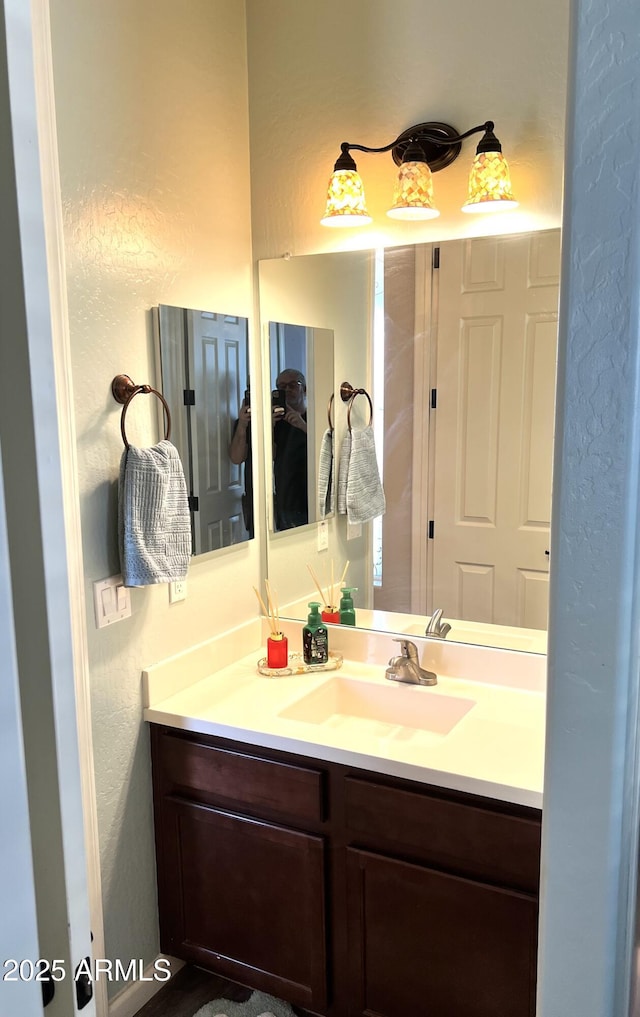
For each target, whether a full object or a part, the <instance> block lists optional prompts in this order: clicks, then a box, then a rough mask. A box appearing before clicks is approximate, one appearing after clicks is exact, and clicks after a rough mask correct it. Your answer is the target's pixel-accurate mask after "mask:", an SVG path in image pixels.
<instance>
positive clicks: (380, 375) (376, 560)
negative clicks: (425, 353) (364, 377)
mask: <svg viewBox="0 0 640 1017" xmlns="http://www.w3.org/2000/svg"><path fill="white" fill-rule="evenodd" d="M373 282H374V287H373V288H374V298H373V432H374V435H375V441H376V455H377V459H378V470H379V473H380V480H381V481H382V484H383V485H384V473H383V464H384V249H383V248H378V249H377V250H376V254H375V262H374V274H373ZM382 518H383V517H382V516H377V517H376V518H375V519H374V520H373V585H374V586H382Z"/></svg>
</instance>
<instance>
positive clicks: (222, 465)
mask: <svg viewBox="0 0 640 1017" xmlns="http://www.w3.org/2000/svg"><path fill="white" fill-rule="evenodd" d="M188 327H189V328H190V330H191V332H192V334H191V336H190V337H189V339H190V341H189V342H188V344H187V346H188V349H189V355H190V357H192V363H191V364H190V365H189V374H190V378H191V383H192V385H193V390H194V393H195V414H194V413H193V411H192V414H191V419H192V420H194V419H195V427H193V431H192V435H191V437H192V443H193V471H194V490H193V494H194V495H195V496H196V497H197V499H198V508H197V511H196V512H194V515H193V519H194V524H193V532H194V542H195V549H194V550H195V553H196V554H202V553H204V552H206V551H215V550H217V548H219V547H228V546H229V545H230V544H237V543H239V542H240V541H243V540H247V539H248V536H249V534H248V532H247V530H246V529H245V525H244V518H243V514H242V495H243V493H244V489H245V473H246V474H247V477H248V473H249V471H250V470H251V469H252V463H251V459H249V461H248V463H241V464H240V465H236V464H235V463H232V462H231V459H230V458H229V445H230V443H231V438H232V435H233V425H234V423H235V421H236V420H237V419H238V413H239V411H240V406H241V404H242V400H243V398H244V393H245V389H246V388H247V379H248V355H247V319H246V318H236V317H233V316H231V315H224V314H213V313H211V312H207V311H192V312H190V314H189V325H188ZM247 494H248V497H249V498H250V499H251V498H252V488H251V479H250V478H249V483H248V484H247Z"/></svg>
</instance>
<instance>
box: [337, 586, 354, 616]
mask: <svg viewBox="0 0 640 1017" xmlns="http://www.w3.org/2000/svg"><path fill="white" fill-rule="evenodd" d="M357 592H358V587H357V586H345V587H344V588H343V590H342V597H341V598H340V624H341V625H355V623H356V609H355V607H354V606H353V598H352V596H351V594H352V593H357Z"/></svg>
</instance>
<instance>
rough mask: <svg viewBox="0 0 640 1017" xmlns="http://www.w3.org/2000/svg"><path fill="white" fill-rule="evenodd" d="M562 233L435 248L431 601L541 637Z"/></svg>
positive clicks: (546, 591)
mask: <svg viewBox="0 0 640 1017" xmlns="http://www.w3.org/2000/svg"><path fill="white" fill-rule="evenodd" d="M559 272H560V235H559V233H558V231H553V232H542V233H538V234H534V235H533V236H514V237H503V238H497V237H495V238H484V239H476V240H466V241H458V242H455V243H449V244H446V245H444V246H443V250H442V256H441V258H440V267H439V270H438V291H439V312H438V342H437V409H436V411H435V413H436V417H435V470H434V494H435V501H434V517H433V518H434V536H433V540H432V541H430V543H432V545H433V594H432V597H433V600H432V604H433V606H435V607H438V606H442V605H444V604H446V605H447V611H448V612H449V613H450V614H451V615H452V616H453V617H456V618H462V619H474V620H476V621H483V622H494V623H497V624H501V625H515V626H523V627H526V628H537V629H544V628H546V627H547V614H548V599H549V553H548V552H549V530H550V518H551V473H552V451H553V419H554V401H555V377H556V354H557V331H558V290H559Z"/></svg>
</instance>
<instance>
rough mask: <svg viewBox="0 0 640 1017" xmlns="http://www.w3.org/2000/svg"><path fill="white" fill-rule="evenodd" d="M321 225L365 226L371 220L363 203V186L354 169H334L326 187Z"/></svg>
mask: <svg viewBox="0 0 640 1017" xmlns="http://www.w3.org/2000/svg"><path fill="white" fill-rule="evenodd" d="M320 222H321V224H322V225H323V226H366V225H367V224H368V223H370V222H372V219H371V216H370V215H369V213H368V212H367V207H366V205H365V203H364V187H363V186H362V180H361V179H360V174H359V173H358V172H356V171H355V170H335V171H334V173H332V174H331V178H330V180H329V186H328V188H327V207H326V209H325V213H324V217H323V218H322V219H321V220H320Z"/></svg>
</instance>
